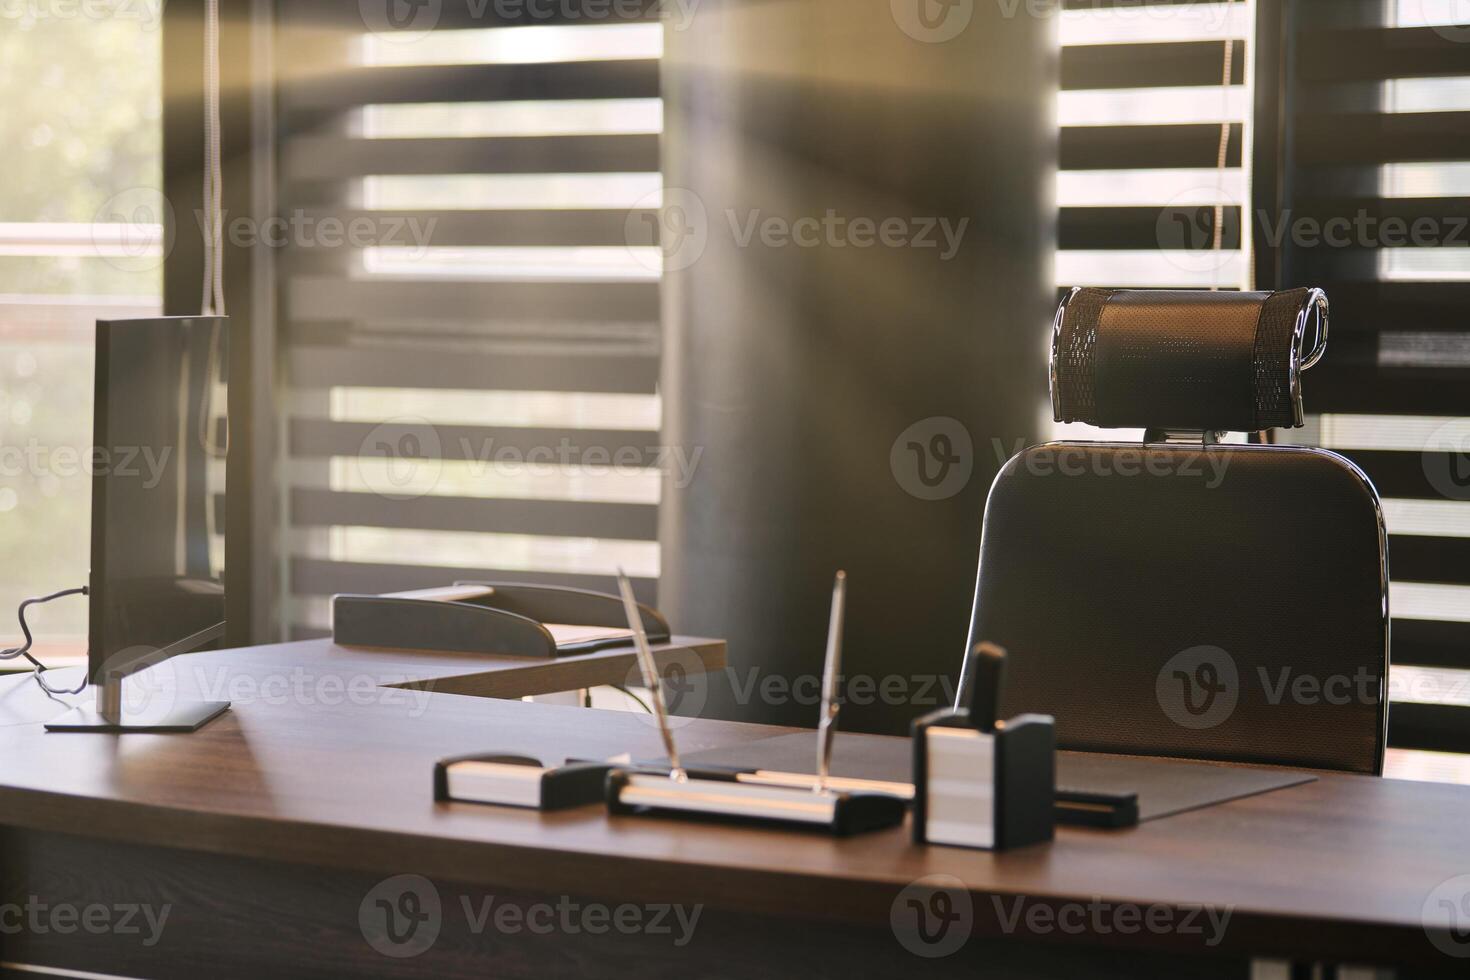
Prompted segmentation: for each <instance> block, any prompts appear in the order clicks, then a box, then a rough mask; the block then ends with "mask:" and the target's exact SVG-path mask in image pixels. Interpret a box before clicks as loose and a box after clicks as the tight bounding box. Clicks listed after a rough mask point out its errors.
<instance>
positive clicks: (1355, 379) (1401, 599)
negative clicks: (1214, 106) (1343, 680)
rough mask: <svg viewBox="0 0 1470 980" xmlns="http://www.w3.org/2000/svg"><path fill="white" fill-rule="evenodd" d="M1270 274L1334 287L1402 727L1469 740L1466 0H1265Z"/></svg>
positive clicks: (1263, 238) (1460, 746) (1339, 406)
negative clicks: (1379, 503) (1385, 573)
mask: <svg viewBox="0 0 1470 980" xmlns="http://www.w3.org/2000/svg"><path fill="white" fill-rule="evenodd" d="M1261 17H1262V29H1263V37H1264V36H1266V33H1265V32H1269V34H1270V35H1272V36H1274V37H1276V38H1279V46H1280V51H1279V55H1280V57H1279V58H1276V59H1273V69H1274V71H1273V73H1274V74H1275V77H1274V78H1272V79H1271V80H1270V83H1269V84H1268V83H1267V82H1265V81H1264V80H1263V85H1262V89H1263V93H1264V94H1265V96H1266V99H1265V101H1263V103H1262V104H1261V110H1260V111H1261V119H1260V120H1259V125H1260V129H1261V130H1262V132H1263V133H1265V132H1268V131H1269V132H1271V133H1274V134H1279V135H1277V136H1273V137H1272V138H1271V139H1269V140H1265V139H1263V141H1262V148H1263V150H1264V151H1266V152H1263V153H1262V154H1261V155H1260V158H1259V159H1260V160H1261V165H1260V166H1259V167H1258V171H1259V172H1258V175H1257V185H1256V192H1257V194H1256V203H1257V206H1258V208H1259V209H1260V211H1259V213H1260V215H1261V216H1262V217H1261V221H1260V224H1261V225H1262V227H1258V228H1257V229H1256V233H1257V237H1258V240H1259V241H1260V242H1261V246H1260V248H1259V256H1258V263H1257V268H1258V272H1259V275H1260V279H1261V284H1262V286H1263V287H1268V286H1269V287H1290V286H1298V285H1302V286H1306V285H1310V286H1321V287H1322V288H1324V289H1325V290H1326V291H1327V294H1328V296H1329V297H1330V298H1331V300H1332V305H1333V310H1332V340H1331V344H1330V346H1329V349H1328V356H1327V358H1326V359H1325V360H1324V361H1323V362H1322V364H1321V365H1320V366H1319V367H1318V368H1317V369H1315V370H1313V371H1312V372H1311V373H1310V374H1309V375H1307V377H1306V380H1305V386H1304V387H1305V393H1306V399H1307V405H1308V408H1309V409H1311V410H1315V411H1317V412H1320V413H1322V414H1321V415H1320V417H1319V418H1318V419H1316V420H1315V422H1314V424H1315V425H1316V432H1315V434H1316V435H1317V437H1318V442H1319V443H1320V444H1321V445H1323V446H1325V447H1328V448H1332V449H1335V450H1339V451H1341V452H1343V453H1344V454H1345V455H1347V456H1349V457H1350V458H1352V459H1353V460H1354V461H1356V462H1357V463H1358V464H1359V465H1360V466H1361V467H1362V468H1363V469H1364V470H1365V471H1366V472H1367V474H1368V475H1369V477H1370V478H1371V479H1372V480H1373V482H1374V483H1375V485H1376V486H1377V487H1378V490H1379V492H1380V494H1381V495H1382V496H1383V498H1384V511H1385V516H1386V520H1387V525H1388V529H1389V533H1390V559H1391V575H1392V586H1391V591H1390V605H1391V609H1392V613H1393V653H1392V656H1393V670H1392V672H1391V684H1390V686H1391V694H1392V697H1393V699H1394V703H1393V707H1392V709H1391V711H1390V731H1389V738H1390V743H1391V744H1393V745H1396V746H1401V747H1408V748H1427V749H1444V750H1454V751H1462V752H1463V751H1470V422H1467V420H1466V419H1464V418H1463V417H1462V416H1464V415H1466V414H1467V413H1466V406H1467V404H1470V396H1467V394H1466V393H1467V391H1470V388H1467V381H1470V357H1467V354H1470V248H1467V245H1470V232H1467V231H1466V225H1467V223H1470V140H1467V139H1466V134H1467V133H1470V3H1465V2H1463V0H1264V2H1263V3H1262V14H1261Z"/></svg>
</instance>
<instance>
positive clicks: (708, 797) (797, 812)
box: [607, 572, 907, 836]
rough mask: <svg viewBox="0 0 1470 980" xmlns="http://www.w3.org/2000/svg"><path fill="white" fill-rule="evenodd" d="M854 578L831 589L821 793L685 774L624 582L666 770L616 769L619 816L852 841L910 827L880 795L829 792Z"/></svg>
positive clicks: (613, 782)
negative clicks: (729, 823) (712, 822)
mask: <svg viewBox="0 0 1470 980" xmlns="http://www.w3.org/2000/svg"><path fill="white" fill-rule="evenodd" d="M846 585H847V576H846V575H845V574H844V573H842V572H838V573H837V578H836V582H835V583H834V585H833V589H832V614H831V620H830V623H829V626H828V631H827V657H826V667H825V669H824V671H823V679H822V715H821V719H820V722H819V728H818V733H817V746H818V748H817V779H816V783H815V785H801V784H797V785H791V784H782V783H779V782H773V781H767V780H756V779H753V778H752V776H751V774H750V773H742V772H735V771H726V772H721V771H709V770H697V771H694V772H690V771H687V770H685V769H684V768H683V767H682V766H681V765H680V761H679V754H678V750H677V748H676V747H675V745H674V736H673V732H672V731H671V730H670V728H669V724H668V717H667V715H666V712H665V708H664V702H663V694H662V692H661V691H660V689H659V683H658V670H657V667H656V666H655V664H654V662H653V655H652V653H650V652H649V650H648V642H647V638H646V637H645V636H644V635H643V630H642V629H641V628H640V626H639V625H638V624H637V617H636V612H635V610H636V607H635V606H634V604H633V597H632V588H631V586H630V585H629V583H628V582H627V580H626V578H623V579H621V581H620V586H621V588H622V591H623V601H624V603H625V604H626V605H627V606H628V618H629V622H630V623H633V624H634V625H633V634H634V642H635V643H636V644H637V646H638V658H639V663H640V664H641V665H642V666H643V673H644V683H645V684H646V685H647V687H648V689H649V695H650V700H651V701H652V702H653V710H654V714H655V716H656V718H657V720H658V724H659V728H660V731H661V733H662V735H663V740H664V749H665V752H666V753H667V762H668V768H667V769H662V768H660V769H651V768H639V769H614V770H613V771H612V772H610V773H609V774H608V777H607V804H608V809H609V811H611V812H612V813H617V814H634V813H647V814H657V815H664V816H672V815H684V816H689V817H696V818H698V817H716V818H721V819H727V820H738V821H747V822H753V823H761V824H775V825H779V826H782V827H786V828H791V827H806V828H811V829H815V830H822V831H825V832H827V833H829V834H832V835H834V836H847V835H850V834H858V833H864V832H867V831H872V830H884V829H887V828H890V827H896V826H898V825H899V824H901V823H902V822H903V818H904V813H905V810H906V809H907V807H906V805H905V802H904V801H903V800H902V799H900V798H898V797H895V796H889V795H885V794H881V793H859V792H844V791H839V790H836V789H833V788H832V787H830V786H829V785H827V782H828V779H827V774H828V773H829V772H830V769H831V757H832V744H833V735H834V733H835V731H836V724H837V714H838V710H839V706H840V704H839V698H838V693H837V689H838V678H839V676H840V670H841V662H842V622H843V614H844V601H845V596H846Z"/></svg>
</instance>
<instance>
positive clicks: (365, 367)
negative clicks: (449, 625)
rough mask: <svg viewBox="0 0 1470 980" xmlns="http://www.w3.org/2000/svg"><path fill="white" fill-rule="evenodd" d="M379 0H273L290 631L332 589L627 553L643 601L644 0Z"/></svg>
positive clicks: (601, 579)
mask: <svg viewBox="0 0 1470 980" xmlns="http://www.w3.org/2000/svg"><path fill="white" fill-rule="evenodd" d="M388 3H389V0H366V2H364V3H363V4H357V3H344V2H330V0H292V2H290V3H286V2H284V0H283V2H281V3H279V4H278V7H277V9H278V25H279V27H278V29H279V44H278V55H277V61H278V64H279V65H280V83H279V91H278V107H279V120H280V122H279V125H280V133H279V145H280V158H279V167H278V180H279V192H280V201H281V215H282V216H283V217H285V218H287V219H289V220H291V221H292V222H294V223H293V224H291V225H290V228H289V231H287V232H285V233H284V234H285V235H286V237H287V238H289V241H288V242H287V243H286V245H285V247H284V249H283V253H282V261H281V262H280V266H279V267H280V274H281V286H282V288H281V296H282V297H283V299H282V309H281V311H280V314H281V322H282V324H283V327H282V329H283V337H282V345H281V346H282V349H283V350H284V352H285V354H284V356H285V361H286V363H285V369H286V376H287V377H288V379H289V382H288V383H289V385H290V391H289V413H288V414H289V420H288V430H287V440H286V441H287V451H288V455H289V460H288V464H289V473H290V481H289V483H290V485H289V487H288V488H287V505H288V510H289V513H290V515H291V517H290V533H291V542H290V554H291V561H290V589H291V596H292V599H293V600H294V602H293V607H292V608H293V610H294V613H293V617H292V620H293V621H292V624H291V625H292V633H293V634H294V635H298V636H300V635H313V634H317V633H320V632H322V631H324V630H325V629H326V628H327V627H328V625H329V622H328V609H329V605H328V603H327V602H326V599H327V597H329V596H330V595H332V594H333V593H336V592H375V591H387V590H399V589H413V588H424V587H429V586H433V585H443V584H447V583H449V582H452V581H454V580H455V579H457V578H484V577H497V578H512V579H517V580H521V581H530V582H547V583H561V584H570V585H575V586H582V587H599V588H606V587H610V585H611V575H612V573H613V572H614V571H615V570H616V569H617V568H618V567H619V566H623V567H626V568H627V570H628V571H629V572H630V574H633V575H634V576H635V581H636V582H637V585H638V588H639V591H640V592H641V593H643V594H644V596H645V597H646V598H650V599H651V598H653V588H654V585H655V583H656V580H657V574H658V551H657V542H656V537H657V506H658V497H659V474H660V466H661V465H663V464H664V463H665V462H666V461H665V459H664V456H663V454H662V453H661V452H660V450H659V447H658V442H659V433H658V429H659V421H660V411H659V404H658V396H657V390H656V385H657V380H658V365H659V329H658V317H659V297H658V271H657V270H658V267H659V266H658V252H657V225H656V222H655V221H654V220H653V219H654V218H655V217H656V215H657V208H658V204H659V195H658V189H659V185H660V180H659V173H658V172H659V149H658V141H659V133H660V131H661V126H662V124H661V107H660V104H659V81H658V57H659V55H660V53H661V48H662V35H661V30H662V28H661V26H660V25H659V23H658V22H657V20H656V19H655V17H654V16H653V14H652V13H651V8H652V5H651V4H650V5H649V7H650V12H648V13H645V14H644V15H643V16H640V17H637V18H634V19H627V17H626V12H627V10H628V7H627V5H612V6H610V5H607V4H600V5H596V10H595V11H592V13H593V14H595V16H577V14H578V11H577V10H575V9H573V8H574V7H576V5H575V4H571V5H569V4H559V5H551V6H549V7H547V9H545V10H541V9H539V8H534V7H533V6H532V5H513V7H512V6H506V5H495V4H485V5H475V4H471V5H468V7H466V6H465V5H462V4H461V5H456V4H445V5H442V7H441V5H437V4H432V5H424V6H422V7H418V8H413V10H410V11H409V13H413V11H415V10H416V11H428V12H430V13H431V14H432V15H433V19H432V20H430V21H417V22H410V24H409V25H408V28H409V29H406V30H397V29H395V28H393V27H392V26H391V25H390V24H389V23H388V21H387V18H386V12H387V8H388ZM401 6H402V5H400V7H401ZM379 7H381V8H383V9H382V10H378V9H377V8H379ZM551 7H555V8H556V9H555V10H553V9H551ZM436 8H438V9H437V10H436ZM403 9H407V8H403ZM403 9H401V10H400V11H399V12H403ZM590 9H591V8H589V10H590ZM542 15H549V16H542ZM415 16H418V14H415ZM426 16H427V15H426ZM354 230H355V231H356V234H353V232H354ZM329 235H331V236H332V237H331V240H328V237H329Z"/></svg>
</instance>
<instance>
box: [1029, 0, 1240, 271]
mask: <svg viewBox="0 0 1470 980" xmlns="http://www.w3.org/2000/svg"><path fill="white" fill-rule="evenodd" d="M1250 15H1251V10H1250V6H1249V5H1248V4H1246V3H1243V2H1235V3H1228V2H1219V3H1199V2H1179V3H1149V4H1140V3H1138V2H1137V0H1116V2H1112V0H1065V2H1064V3H1062V5H1061V8H1060V10H1059V13H1058V28H1059V40H1060V43H1061V46H1062V73H1061V89H1062V91H1061V93H1060V96H1059V100H1058V106H1057V121H1058V124H1059V126H1060V140H1061V145H1060V170H1061V172H1060V174H1059V175H1058V184H1057V204H1058V207H1059V208H1060V213H1059V215H1058V247H1059V253H1058V256H1057V283H1058V286H1059V287H1071V286H1118V287H1137V288H1170V287H1177V288H1202V287H1204V288H1210V287H1216V288H1225V289H1235V288H1239V287H1240V286H1241V285H1242V284H1243V283H1244V281H1245V274H1246V265H1247V262H1246V253H1245V251H1244V249H1243V247H1242V240H1241V234H1240V215H1241V211H1242V204H1243V203H1244V201H1245V199H1246V196H1247V192H1246V173H1245V169H1244V167H1243V166H1242V160H1243V155H1242V145H1243V141H1244V140H1245V139H1246V138H1247V136H1248V129H1247V116H1248V115H1249V107H1248V99H1247V95H1246V91H1247V89H1246V84H1245V83H1246V75H1247V67H1248V62H1249V56H1250V51H1249V49H1248V44H1247V41H1246V39H1247V38H1248V37H1249V36H1250V33H1251V29H1250ZM1227 39H1228V40H1232V41H1233V42H1234V48H1233V57H1232V58H1231V74H1230V84H1229V85H1228V86H1227V85H1225V84H1224V81H1225V77H1224V73H1223V72H1224V67H1225V42H1226V40H1227ZM1222 125H1226V126H1228V127H1229V131H1228V144H1227V146H1226V155H1225V166H1224V168H1223V169H1222V168H1220V167H1218V163H1219V148H1220V137H1221V129H1222ZM1217 207H1219V208H1221V216H1222V218H1223V220H1222V222H1221V232H1222V234H1221V242H1220V246H1221V247H1220V249H1219V250H1218V251H1217V250H1216V249H1215V234H1214V231H1215V218H1216V208H1217Z"/></svg>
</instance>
